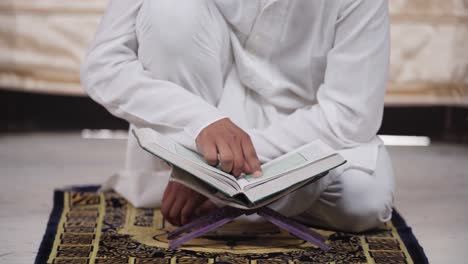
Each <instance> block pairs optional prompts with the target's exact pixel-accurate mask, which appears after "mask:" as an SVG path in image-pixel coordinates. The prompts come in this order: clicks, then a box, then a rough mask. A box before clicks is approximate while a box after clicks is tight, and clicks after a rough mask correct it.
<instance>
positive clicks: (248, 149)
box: [241, 137, 263, 177]
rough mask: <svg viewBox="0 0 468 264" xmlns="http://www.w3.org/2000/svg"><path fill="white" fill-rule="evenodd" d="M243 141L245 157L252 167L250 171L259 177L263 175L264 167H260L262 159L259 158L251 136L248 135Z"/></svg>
mask: <svg viewBox="0 0 468 264" xmlns="http://www.w3.org/2000/svg"><path fill="white" fill-rule="evenodd" d="M241 142H242V143H241V146H242V152H243V153H244V159H245V161H246V162H247V163H248V164H249V167H250V169H251V171H250V172H249V173H251V174H253V175H254V176H257V177H260V176H262V175H263V173H262V168H261V167H260V161H259V160H258V156H257V152H256V151H255V148H254V146H253V143H252V140H250V138H249V137H246V138H244V139H243V140H242V141H241Z"/></svg>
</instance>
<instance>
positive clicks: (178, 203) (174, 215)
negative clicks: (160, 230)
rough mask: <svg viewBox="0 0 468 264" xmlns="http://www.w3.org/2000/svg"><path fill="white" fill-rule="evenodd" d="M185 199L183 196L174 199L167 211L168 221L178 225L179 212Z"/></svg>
mask: <svg viewBox="0 0 468 264" xmlns="http://www.w3.org/2000/svg"><path fill="white" fill-rule="evenodd" d="M185 202H186V200H185V199H183V198H179V199H177V198H176V199H175V202H174V203H173V204H172V207H171V210H170V212H169V218H168V219H169V221H170V222H171V224H173V225H177V226H180V223H181V217H180V212H181V211H182V208H183V207H184V204H185Z"/></svg>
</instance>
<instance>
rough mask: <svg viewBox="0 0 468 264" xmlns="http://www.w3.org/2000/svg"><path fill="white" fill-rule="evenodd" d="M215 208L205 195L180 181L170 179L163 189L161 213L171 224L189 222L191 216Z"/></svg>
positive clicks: (178, 224)
mask: <svg viewBox="0 0 468 264" xmlns="http://www.w3.org/2000/svg"><path fill="white" fill-rule="evenodd" d="M216 208H217V207H216V206H215V205H214V204H213V203H212V202H211V201H210V200H208V199H207V198H206V197H205V196H203V195H201V194H199V193H198V192H196V191H194V190H192V189H190V188H188V187H185V186H184V185H182V184H180V183H177V182H173V181H170V182H169V184H168V185H167V187H166V190H165V191H164V196H163V200H162V205H161V213H162V215H163V216H164V218H165V219H167V220H168V221H169V222H170V223H171V224H173V225H177V226H180V225H185V224H187V223H189V222H190V220H191V219H192V217H193V216H195V215H201V214H205V213H208V212H210V211H211V210H214V209H216Z"/></svg>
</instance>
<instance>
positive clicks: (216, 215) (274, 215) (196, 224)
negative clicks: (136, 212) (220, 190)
mask: <svg viewBox="0 0 468 264" xmlns="http://www.w3.org/2000/svg"><path fill="white" fill-rule="evenodd" d="M253 213H256V214H258V215H260V216H262V217H263V218H265V219H266V220H267V221H269V222H271V223H272V224H274V225H276V226H278V227H280V228H282V229H284V230H286V231H288V232H289V233H291V234H292V235H295V236H297V237H298V238H300V239H303V240H306V241H308V242H310V243H312V244H314V245H316V246H318V247H319V248H321V249H322V250H328V249H329V247H328V246H327V244H325V240H326V238H325V237H323V236H322V235H320V234H318V233H317V232H314V231H312V230H310V229H309V228H307V227H306V226H304V225H302V224H300V223H298V222H296V221H293V220H291V219H288V218H287V217H285V216H284V215H282V214H280V213H278V212H276V211H274V210H272V209H270V208H268V207H262V208H258V209H254V210H244V209H238V208H234V207H228V206H227V207H223V208H219V209H217V210H216V211H214V212H212V213H210V214H207V215H205V216H202V217H200V218H197V219H195V220H193V221H192V222H190V223H188V224H186V225H184V226H181V227H179V228H178V229H176V230H174V231H173V232H170V233H169V234H168V235H167V238H168V239H170V240H172V241H171V242H170V243H169V247H170V248H172V249H174V248H176V247H178V246H180V245H182V244H183V243H185V242H187V241H189V240H191V239H194V238H196V237H199V236H202V235H204V234H206V233H208V232H210V231H213V230H215V229H217V228H219V227H221V226H223V225H225V224H227V223H229V222H231V221H233V220H234V219H235V218H237V217H239V216H241V215H243V214H253ZM185 233H187V234H185ZM182 234H185V235H182ZM181 235H182V236H181Z"/></svg>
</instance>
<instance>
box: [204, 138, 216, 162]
mask: <svg viewBox="0 0 468 264" xmlns="http://www.w3.org/2000/svg"><path fill="white" fill-rule="evenodd" d="M200 148H201V152H202V153H203V157H204V158H205V160H206V162H208V164H210V165H211V166H216V165H218V162H219V161H218V152H217V149H216V144H215V142H214V140H209V141H205V142H203V143H202V145H201V146H200Z"/></svg>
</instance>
